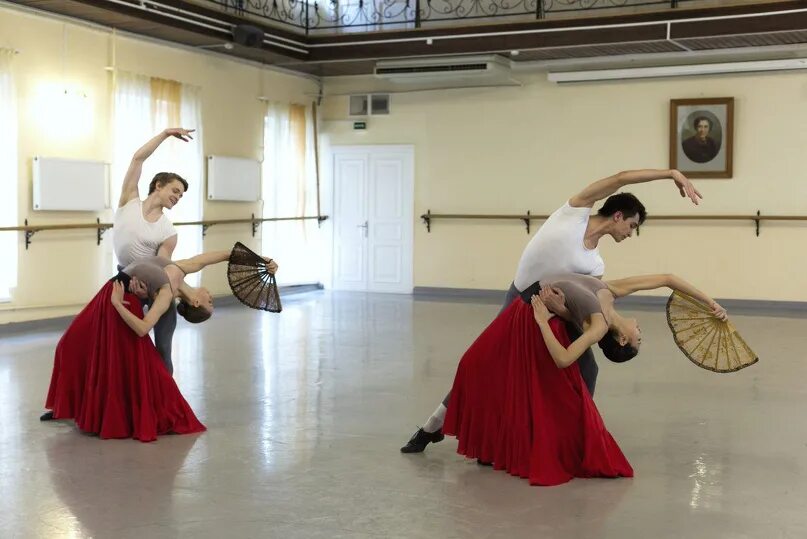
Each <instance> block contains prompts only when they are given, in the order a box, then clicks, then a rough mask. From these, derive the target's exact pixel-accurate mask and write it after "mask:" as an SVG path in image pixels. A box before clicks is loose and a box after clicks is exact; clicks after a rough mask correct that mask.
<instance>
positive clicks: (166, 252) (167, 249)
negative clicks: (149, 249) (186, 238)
mask: <svg viewBox="0 0 807 539" xmlns="http://www.w3.org/2000/svg"><path fill="white" fill-rule="evenodd" d="M176 247H177V235H176V234H174V235H173V236H170V237H168V238H166V239H165V241H163V242H162V243H161V244H160V247H159V248H158V249H157V256H161V257H163V258H167V259H168V260H171V255H173V254H174V249H176Z"/></svg>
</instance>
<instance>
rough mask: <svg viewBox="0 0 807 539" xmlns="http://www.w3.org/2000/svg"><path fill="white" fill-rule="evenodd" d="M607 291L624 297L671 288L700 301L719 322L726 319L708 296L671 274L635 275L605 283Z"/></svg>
mask: <svg viewBox="0 0 807 539" xmlns="http://www.w3.org/2000/svg"><path fill="white" fill-rule="evenodd" d="M605 284H607V285H608V289H609V290H610V291H611V293H612V294H613V295H614V296H615V297H618V298H620V297H624V296H628V295H630V294H633V293H634V292H638V291H640V290H655V289H657V288H665V287H666V288H671V289H673V290H677V291H679V292H683V293H684V294H686V295H688V296H692V297H693V298H695V299H697V300H698V301H701V302H702V303H704V304H706V305H707V306H708V307H709V308H710V309H712V314H714V315H715V316H716V317H718V318H720V319H721V320H725V319H726V309H724V308H723V307H721V306H720V305H719V304H718V303H717V302H716V301H715V300H714V299H712V298H711V297H710V296H709V295H708V294H706V293H704V292H702V291H700V290H698V289H697V288H695V287H694V286H692V285H691V284H690V283H688V282H687V281H685V280H684V279H682V278H680V277H678V276H677V275H673V274H672V273H660V274H656V275H637V276H636V277H627V278H625V279H617V280H614V281H606V282H605Z"/></svg>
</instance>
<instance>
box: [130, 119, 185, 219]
mask: <svg viewBox="0 0 807 539" xmlns="http://www.w3.org/2000/svg"><path fill="white" fill-rule="evenodd" d="M194 131H195V129H182V128H179V127H174V128H170V129H166V130H165V131H163V132H162V133H160V134H158V135H157V136H155V137H154V138H152V139H151V140H149V141H148V142H146V143H145V144H144V145H143V146H142V147H141V148H140V149H139V150H137V151H136V152H135V154H134V155H133V156H132V162H131V163H129V169H128V170H127V171H126V176H124V177H123V187H122V188H121V192H120V200H119V201H118V206H125V205H126V203H127V202H129V201H130V200H132V199H133V198H140V194H139V193H138V191H137V183H138V182H139V181H140V174H142V172H143V163H144V162H145V161H146V159H148V158H149V157H151V154H153V153H154V150H156V149H157V147H158V146H159V145H160V144H162V143H163V141H165V140H166V139H167V138H168V137H176V138H178V139H180V140H184V141H186V142H187V141H188V140H190V139H192V138H193V137H192V136H191V133H193V132H194Z"/></svg>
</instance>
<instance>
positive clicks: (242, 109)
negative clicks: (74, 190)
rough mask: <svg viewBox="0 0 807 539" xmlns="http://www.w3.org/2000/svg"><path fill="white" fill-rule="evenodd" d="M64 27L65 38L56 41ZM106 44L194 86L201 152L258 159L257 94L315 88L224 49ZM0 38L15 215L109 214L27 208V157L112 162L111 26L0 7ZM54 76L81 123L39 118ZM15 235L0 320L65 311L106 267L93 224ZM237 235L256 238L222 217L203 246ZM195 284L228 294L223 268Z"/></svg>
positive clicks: (276, 95) (243, 213)
mask: <svg viewBox="0 0 807 539" xmlns="http://www.w3.org/2000/svg"><path fill="white" fill-rule="evenodd" d="M65 24H66V26H65ZM65 28H66V44H67V46H66V47H63V30H64V29H65ZM114 42H115V45H116V46H115V58H116V66H117V67H118V68H119V69H122V70H127V71H132V72H137V73H142V74H145V75H149V76H157V77H163V78H168V79H173V80H178V81H180V82H183V83H187V84H193V85H196V86H199V87H201V88H202V117H203V123H204V152H205V155H209V154H217V155H230V156H236V157H248V158H253V159H260V158H261V157H262V154H263V149H262V144H263V111H264V105H263V103H262V102H260V101H259V100H258V97H259V96H267V97H270V98H271V99H275V100H279V101H289V102H297V103H308V102H310V99H311V97H310V94H312V93H315V92H316V90H317V83H316V82H315V81H313V80H311V79H307V78H302V77H297V76H291V75H286V74H284V73H278V72H275V71H269V70H267V69H262V68H260V67H257V66H253V65H249V64H246V63H241V62H235V61H231V60H228V59H226V58H225V57H223V56H214V55H211V54H207V53H202V52H196V51H192V50H188V49H184V48H179V47H173V46H169V45H165V44H157V43H154V42H150V41H146V40H140V39H135V38H132V37H122V36H118V37H117V38H115V40H114ZM0 46H4V47H12V48H16V49H19V50H20V51H21V53H20V54H19V55H18V56H17V57H16V59H15V80H16V82H17V95H18V99H19V197H18V198H19V222H20V223H22V222H23V220H24V219H26V218H28V219H29V222H30V223H36V224H47V223H75V222H94V221H95V219H96V217H100V218H101V220H102V221H106V222H109V221H110V220H111V219H112V211H111V210H109V211H106V212H102V213H100V214H96V213H90V212H33V211H32V210H31V158H32V157H33V156H35V155H42V156H48V157H68V158H75V159H97V160H105V161H111V159H112V133H111V132H110V115H111V100H110V95H111V72H110V71H107V70H105V69H104V68H105V67H106V66H108V65H111V61H112V46H113V39H112V37H111V34H110V32H109V31H106V30H103V29H95V28H90V27H88V26H86V25H81V24H74V23H65V22H63V21H62V20H60V19H56V18H53V17H49V16H44V15H39V14H32V13H28V12H23V11H19V10H17V9H13V8H8V7H0ZM63 53H64V54H63ZM63 57H64V61H63ZM61 84H64V85H67V86H68V87H71V88H74V89H78V90H81V91H83V92H85V93H86V94H87V101H88V102H89V109H90V111H91V113H90V114H88V115H87V116H86V117H84V122H85V123H84V124H83V125H66V126H65V125H60V124H59V122H58V121H56V119H54V118H47V117H43V111H46V110H47V106H46V103H44V101H43V100H44V99H46V95H47V94H43V93H42V88H43V87H44V86H47V85H61ZM144 142H145V141H144ZM147 180H148V179H144V181H147ZM190 180H191V188H198V189H203V188H204V187H203V183H202V180H203V179H202V178H198V179H190ZM142 188H143V186H141V191H142ZM252 212H255V213H256V214H259V213H260V206H259V204H251V203H222V202H216V203H208V202H206V203H205V204H204V216H205V218H206V219H216V218H239V217H249V215H250V214H251V213H252ZM19 236H20V256H19V265H18V268H19V283H18V287H17V289H16V291H15V293H14V298H13V299H14V301H13V303H11V304H0V323H6V322H13V321H21V320H30V319H36V318H44V317H51V316H60V315H65V314H71V313H74V312H76V309H77V308H78V307H80V306H81V305H83V304H84V303H86V301H87V300H88V299H89V298H90V297H92V295H93V294H94V293H95V292H96V291H97V290H98V288H99V286H100V284H101V283H102V282H103V280H105V279H107V278H109V276H110V275H111V272H112V267H111V258H110V253H111V237H110V236H109V234H107V236H106V239H105V240H104V241H103V242H102V245H101V246H100V247H99V246H96V244H95V238H94V232H93V231H79V232H41V233H38V234H36V235H35V236H34V239H33V244H32V245H31V247H30V249H29V250H28V251H26V250H25V248H24V244H23V241H22V234H20V235H19ZM236 240H240V241H244V242H245V243H247V244H251V245H254V246H256V247H257V246H259V245H260V238H259V237H256V238H254V239H253V238H252V237H251V230H250V228H249V225H226V226H218V227H212V228H211V229H209V230H208V234H207V237H206V239H205V249H206V250H210V249H218V248H226V247H229V246H231V245H232V244H233V242H234V241H236ZM3 263H6V261H3ZM203 284H204V285H205V286H208V287H209V288H210V289H211V290H213V291H214V293H217V294H218V293H228V292H229V290H228V288H227V284H226V281H225V279H224V268H223V267H217V268H211V269H210V270H206V271H205V272H204V275H203Z"/></svg>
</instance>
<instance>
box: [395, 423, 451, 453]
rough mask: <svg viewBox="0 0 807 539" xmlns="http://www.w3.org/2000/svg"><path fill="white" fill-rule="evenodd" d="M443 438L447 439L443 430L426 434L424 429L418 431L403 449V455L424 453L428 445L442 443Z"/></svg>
mask: <svg viewBox="0 0 807 539" xmlns="http://www.w3.org/2000/svg"><path fill="white" fill-rule="evenodd" d="M443 438H445V436H444V435H443V429H437V431H436V432H426V431H425V430H423V429H418V430H417V432H415V434H413V435H412V437H411V438H410V439H409V441H408V442H406V445H405V446H403V447H402V448H401V453H422V452H423V450H424V449H426V446H427V445H429V444H430V443H432V444H436V443H437V442H441V441H442V440H443Z"/></svg>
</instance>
